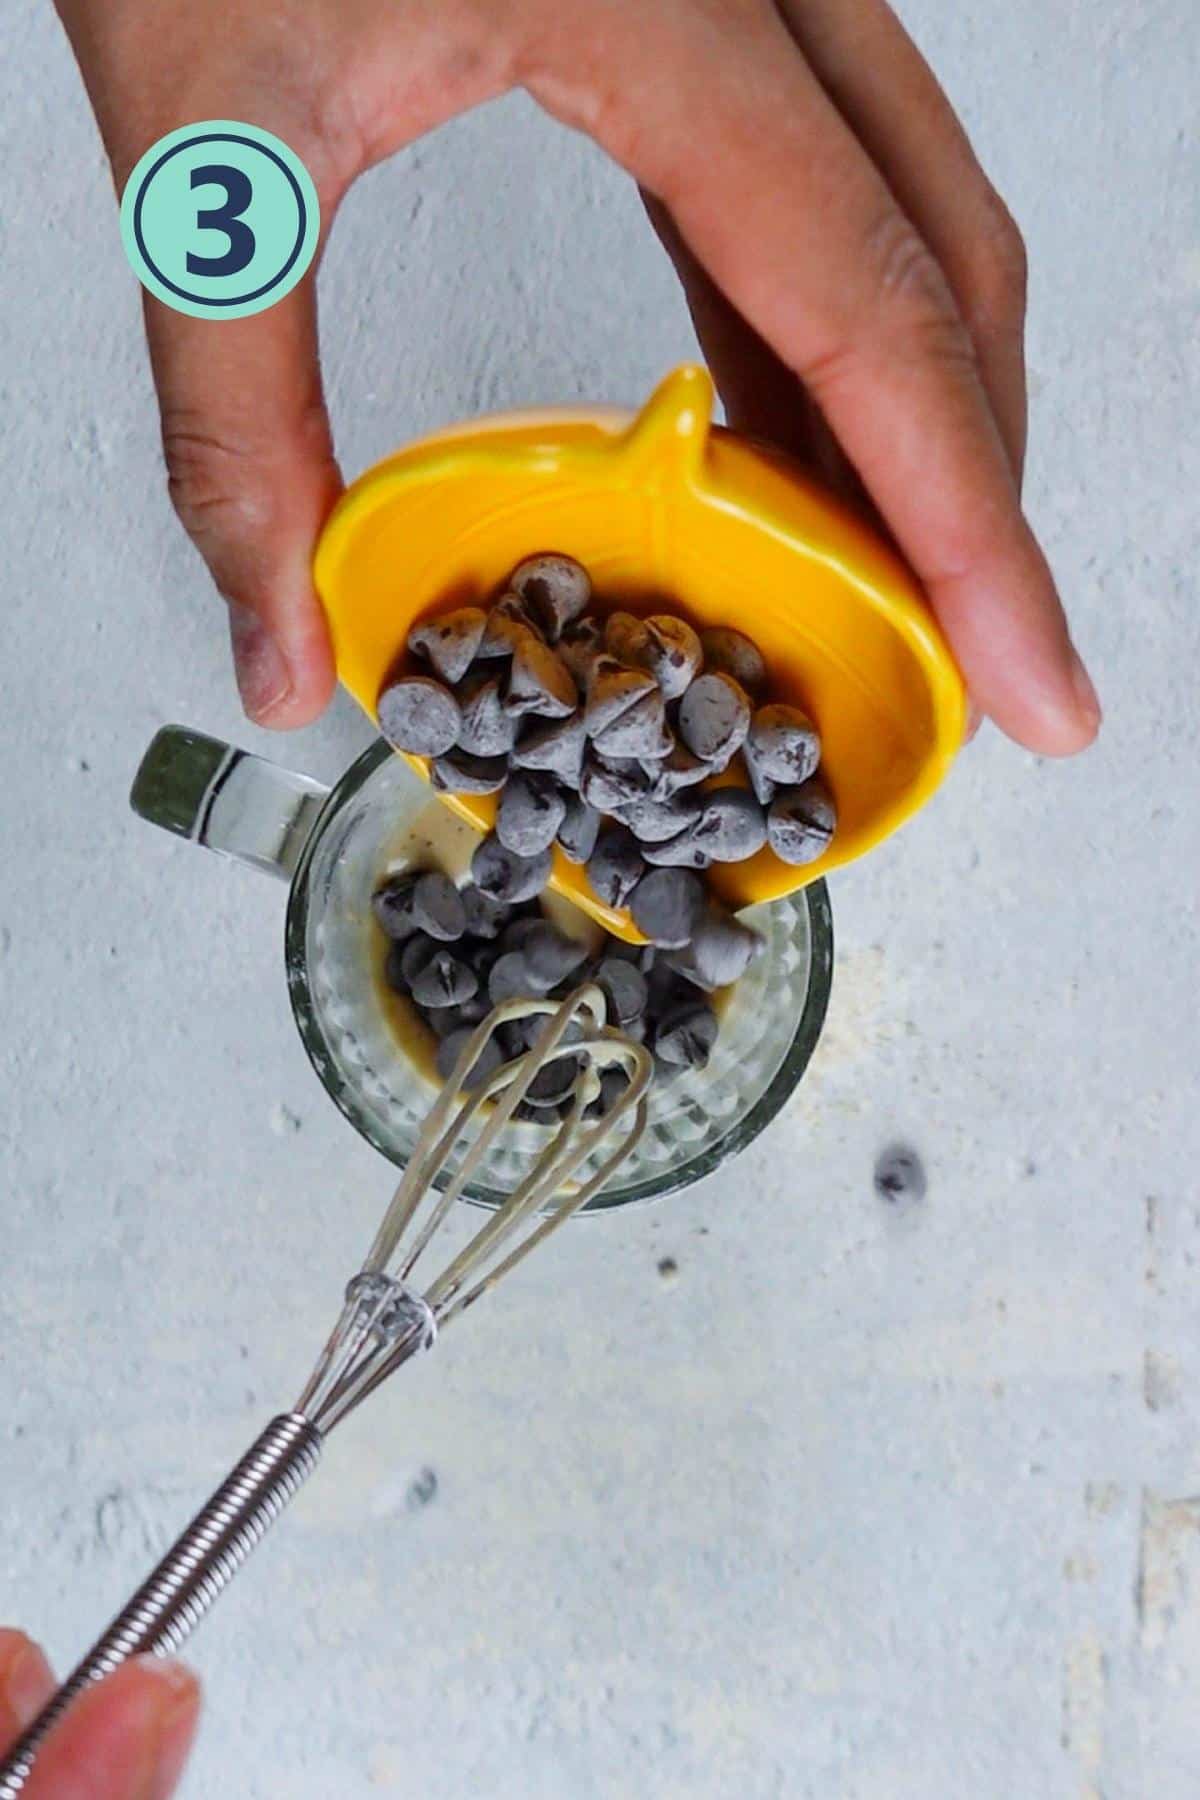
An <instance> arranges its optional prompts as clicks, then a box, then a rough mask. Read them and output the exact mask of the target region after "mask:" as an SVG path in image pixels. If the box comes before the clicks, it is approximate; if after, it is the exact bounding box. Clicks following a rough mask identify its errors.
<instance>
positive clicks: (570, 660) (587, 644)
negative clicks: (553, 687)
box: [555, 615, 604, 689]
mask: <svg viewBox="0 0 1200 1800" xmlns="http://www.w3.org/2000/svg"><path fill="white" fill-rule="evenodd" d="M603 647H604V628H603V626H602V625H601V623H600V621H599V619H596V618H592V617H591V616H590V615H589V616H588V617H587V618H583V619H576V620H575V622H574V624H572V625H568V626H567V628H566V630H565V631H564V632H563V634H562V636H561V637H560V638H559V640H558V643H557V645H556V646H555V648H556V649H557V651H558V655H559V659H560V661H562V662H564V663H565V664H566V665H567V667H568V669H570V671H571V673H572V675H573V676H574V677H575V681H576V685H577V686H578V687H579V688H580V689H586V687H587V682H588V675H589V672H590V670H591V667H592V664H593V663H594V662H595V660H596V658H597V657H598V656H599V655H600V653H601V651H602V649H603Z"/></svg>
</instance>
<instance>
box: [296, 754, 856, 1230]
mask: <svg viewBox="0 0 1200 1800" xmlns="http://www.w3.org/2000/svg"><path fill="white" fill-rule="evenodd" d="M394 754H395V752H394V751H393V750H392V748H391V746H390V745H389V744H388V743H387V742H386V741H385V739H383V738H376V740H375V742H374V743H373V744H370V745H368V747H367V749H366V750H364V751H363V752H362V753H361V755H359V756H357V757H356V758H355V759H354V761H353V762H352V763H351V764H350V765H349V767H348V768H347V769H346V770H345V771H344V773H343V774H342V776H341V777H340V779H339V780H338V781H337V782H335V783H334V785H333V786H332V787H331V788H330V790H329V793H328V795H327V797H326V799H325V801H324V803H323V804H322V806H321V809H320V811H319V813H318V814H317V817H316V818H315V819H314V821H313V825H312V830H311V831H310V832H309V834H308V837H307V838H306V839H305V842H304V846H303V848H302V850H301V852H300V856H299V858H298V860H297V863H296V870H295V874H294V875H293V877H292V882H291V886H290V888H289V890H288V903H287V915H286V919H285V924H284V959H285V968H286V973H287V986H288V999H289V1001H290V1002H291V1008H292V1016H293V1018H294V1019H295V1021H296V1029H297V1030H298V1032H299V1033H300V1039H301V1042H302V1043H303V1045H304V1049H305V1053H306V1054H307V1056H308V1060H309V1062H310V1063H311V1064H312V1066H313V1070H314V1072H315V1073H316V1075H317V1078H318V1080H319V1081H320V1083H321V1085H322V1087H323V1088H324V1089H325V1091H326V1093H327V1094H328V1095H329V1097H330V1099H331V1100H332V1101H333V1103H334V1105H335V1106H336V1107H337V1108H338V1111H339V1112H340V1113H341V1114H342V1116H343V1117H344V1118H345V1119H346V1120H347V1121H348V1122H349V1123H350V1124H351V1125H352V1126H353V1127H354V1129H355V1130H356V1131H357V1132H358V1134H359V1136H360V1137H362V1138H365V1140H366V1141H367V1143H369V1144H370V1145H371V1146H372V1148H373V1149H375V1150H377V1151H378V1152H379V1153H380V1155H381V1156H383V1157H385V1158H386V1159H387V1161H388V1162H390V1163H391V1164H392V1165H393V1167H394V1168H400V1169H402V1168H404V1167H405V1164H404V1163H403V1162H402V1161H401V1160H400V1158H399V1157H398V1156H397V1155H396V1153H395V1151H394V1150H393V1149H392V1147H391V1146H390V1145H388V1144H387V1143H385V1142H384V1141H383V1140H382V1138H381V1136H380V1134H379V1132H378V1131H377V1130H376V1128H375V1125H374V1122H373V1121H372V1120H371V1118H370V1117H369V1116H368V1115H367V1114H366V1112H365V1111H364V1110H363V1109H362V1108H361V1107H360V1106H359V1104H358V1101H357V1097H356V1096H355V1094H354V1093H353V1092H352V1090H351V1089H350V1088H349V1087H348V1085H347V1084H346V1083H345V1082H344V1081H343V1080H342V1077H341V1074H340V1072H339V1071H338V1069H337V1067H336V1064H335V1063H334V1061H333V1059H332V1057H331V1055H330V1050H329V1044H328V1040H327V1038H326V1036H325V1032H324V1029H323V1027H322V1025H321V1022H320V1019H319V1017H318V1015H317V1010H316V1008H315V1006H314V1005H313V1003H312V995H311V990H310V988H309V983H308V959H307V943H306V938H307V927H308V902H309V895H310V892H311V885H310V874H311V870H312V865H313V859H314V856H315V854H316V850H317V847H318V845H319V844H320V842H321V840H322V838H323V837H324V835H325V833H326V831H327V830H328V829H329V827H330V825H331V824H332V823H333V821H334V819H335V818H336V817H337V815H338V814H339V813H340V812H341V810H342V808H343V807H344V806H345V805H346V803H347V802H348V801H349V800H351V799H353V797H354V795H355V794H357V793H358V792H359V791H360V789H361V788H363V787H365V785H366V783H367V782H368V781H369V780H370V778H371V776H372V775H373V774H374V773H375V771H376V769H378V768H380V767H381V766H382V764H383V763H384V762H386V761H387V760H388V758H389V757H391V756H393V755H394ZM785 903H786V904H790V905H803V906H804V907H805V908H806V910H807V914H808V930H809V946H810V954H809V975H808V990H807V992H806V994H805V997H804V1005H803V1007H802V1008H801V1012H800V1017H799V1019H798V1020H797V1023H796V1029H795V1032H794V1033H793V1035H792V1040H791V1043H790V1044H789V1045H788V1048H787V1051H786V1052H785V1054H784V1056H783V1059H782V1061H781V1062H780V1064H779V1067H778V1068H777V1069H776V1071H775V1073H774V1075H773V1076H772V1077H771V1080H770V1081H769V1082H768V1084H767V1086H766V1088H765V1089H764V1090H763V1092H762V1093H761V1094H760V1095H759V1097H758V1099H757V1100H756V1101H755V1103H754V1105H753V1106H752V1107H751V1108H750V1110H749V1112H748V1113H747V1114H746V1115H745V1117H744V1118H743V1119H741V1120H739V1122H738V1123H737V1124H736V1125H735V1126H733V1128H732V1129H731V1130H730V1131H728V1132H726V1133H725V1134H724V1135H723V1136H722V1137H720V1138H719V1139H718V1140H717V1142H716V1143H715V1144H710V1145H708V1146H707V1148H705V1149H703V1150H699V1151H697V1152H696V1154H695V1155H693V1156H689V1157H687V1158H686V1159H685V1160H684V1161H682V1162H680V1163H677V1164H674V1165H672V1167H671V1168H670V1169H669V1170H667V1171H665V1172H663V1173H660V1174H655V1175H647V1176H643V1177H642V1178H641V1179H640V1180H637V1181H631V1182H629V1183H627V1184H625V1185H623V1186H617V1187H614V1188H612V1189H610V1190H608V1191H606V1192H604V1193H601V1194H597V1195H596V1196H595V1198H594V1199H592V1200H591V1201H589V1202H588V1204H587V1206H586V1207H584V1208H583V1211H582V1212H581V1213H579V1214H577V1215H576V1216H577V1217H579V1218H582V1217H585V1216H587V1215H591V1214H596V1213H602V1212H610V1211H612V1210H613V1209H614V1208H616V1207H621V1206H629V1205H631V1204H633V1203H634V1202H635V1201H640V1202H646V1201H649V1200H661V1199H665V1198H666V1196H667V1195H668V1194H675V1193H678V1192H679V1191H680V1190H681V1189H682V1188H686V1187H692V1186H694V1184H695V1183H696V1182H698V1181H702V1180H703V1179H704V1177H705V1176H707V1175H711V1174H713V1173H714V1172H715V1171H716V1170H717V1169H718V1168H720V1166H721V1164H722V1163H724V1162H726V1161H727V1160H728V1159H729V1158H730V1157H733V1156H737V1155H739V1154H740V1153H741V1151H743V1150H744V1149H746V1147H747V1146H748V1145H749V1144H751V1143H753V1142H754V1140H755V1138H757V1137H758V1136H759V1135H760V1134H761V1133H762V1132H763V1131H765V1130H766V1128H767V1126H768V1125H769V1124H770V1123H771V1122H772V1120H773V1119H775V1118H776V1117H778V1115H779V1113H780V1112H781V1111H782V1109H783V1107H784V1105H785V1104H786V1102H787V1101H788V1099H789V1098H790V1097H791V1095H792V1094H793V1093H794V1092H795V1090H796V1088H797V1087H799V1085H800V1082H801V1080H802V1079H803V1077H804V1073H805V1070H806V1069H807V1068H808V1064H809V1062H810V1060H811V1058H812V1054H813V1051H814V1050H815V1049H816V1047H817V1043H818V1041H819V1039H820V1036H821V1031H822V1029H823V1027H824V1024H825V1016H826V1013H827V1011H828V1008H829V995H830V990H831V987H832V984H833V913H832V909H831V907H830V902H829V890H828V888H827V886H826V884H825V882H824V880H817V881H813V882H810V883H809V884H808V885H807V886H806V887H803V888H798V889H796V890H794V891H793V892H792V893H791V894H790V895H788V896H787V897H786V902H782V901H781V902H774V904H785ZM438 1185H440V1183H439V1184H438ZM462 1198H463V1199H464V1200H468V1201H470V1202H471V1204H472V1205H475V1206H483V1207H486V1208H489V1209H492V1208H495V1207H496V1206H497V1205H498V1204H499V1202H500V1200H501V1199H502V1198H503V1196H502V1195H501V1194H500V1193H499V1192H498V1190H497V1189H495V1188H492V1187H489V1186H488V1185H487V1184H486V1183H481V1182H475V1183H472V1184H471V1185H470V1186H468V1187H467V1188H465V1189H464V1191H463V1195H462Z"/></svg>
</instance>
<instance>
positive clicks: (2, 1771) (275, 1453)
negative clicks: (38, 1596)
mask: <svg viewBox="0 0 1200 1800" xmlns="http://www.w3.org/2000/svg"><path fill="white" fill-rule="evenodd" d="M321 1449H322V1438H321V1433H320V1432H319V1431H318V1430H317V1428H316V1426H315V1425H313V1424H311V1423H310V1422H309V1420H308V1419H306V1418H305V1417H304V1416H303V1415H302V1414H301V1413H281V1414H280V1416H279V1417H278V1418H277V1419H272V1421H271V1423H270V1424H269V1425H268V1426H267V1428H266V1430H265V1431H264V1432H263V1433H262V1435H261V1436H260V1437H259V1438H258V1440H257V1441H256V1442H255V1443H254V1444H253V1445H252V1446H251V1448H250V1449H249V1450H248V1451H247V1452H246V1454H245V1456H243V1458H242V1460H241V1462H240V1463H238V1465H237V1467H236V1468H235V1469H234V1470H233V1472H232V1473H231V1474H230V1475H229V1476H228V1477H227V1479H226V1480H225V1481H223V1482H222V1483H221V1485H220V1487H219V1488H218V1489H217V1491H216V1493H215V1494H214V1495H213V1496H212V1498H211V1500H209V1502H208V1504H207V1505H206V1506H204V1507H203V1508H202V1509H201V1511H200V1512H198V1513H197V1514H196V1517H195V1518H194V1519H193V1520H192V1522H191V1524H190V1525H189V1526H188V1528H187V1530H186V1531H185V1532H184V1533H183V1535H182V1536H181V1537H180V1538H179V1539H178V1540H177V1541H176V1543H175V1544H173V1545H172V1547H171V1549H170V1550H168V1551H167V1554H166V1555H165V1556H164V1557H163V1559H162V1561H161V1562H160V1563H159V1565H158V1567H157V1568H156V1569H155V1570H154V1572H153V1574H151V1575H150V1576H148V1577H147V1579H146V1580H145V1581H144V1582H143V1583H142V1585H141V1587H140V1588H139V1589H138V1591H137V1593H136V1594H135V1595H134V1596H133V1598H132V1600H130V1602H129V1604H128V1605H127V1606H126V1607H125V1608H124V1609H123V1610H122V1611H121V1612H120V1613H118V1615H117V1617H116V1618H115V1619H114V1620H113V1622H112V1624H111V1625H110V1626H109V1628H108V1630H107V1631H106V1632H105V1633H104V1636H103V1637H102V1638H101V1639H100V1640H99V1642H98V1643H97V1644H96V1645H95V1646H94V1647H93V1649H92V1650H90V1651H89V1652H88V1654H87V1656H85V1657H84V1659H83V1661H82V1662H81V1663H80V1664H79V1667H78V1668H77V1669H76V1670H75V1671H74V1673H73V1674H72V1675H70V1676H68V1678H67V1680H66V1681H65V1682H64V1683H63V1685H62V1686H61V1687H60V1688H59V1690H58V1692H57V1693H56V1694H55V1695H54V1698H53V1699H52V1700H50V1701H48V1702H47V1704H46V1706H45V1708H44V1710H43V1711H42V1712H41V1714H40V1715H39V1716H38V1718H36V1719H35V1720H34V1722H33V1724H32V1725H31V1726H30V1727H29V1729H28V1731H26V1733H25V1734H24V1736H23V1737H22V1738H20V1739H19V1740H18V1742H17V1743H16V1744H15V1745H14V1746H13V1748H12V1749H11V1750H10V1751H9V1753H8V1755H7V1757H5V1758H4V1760H3V1761H0V1800H16V1796H17V1795H18V1794H19V1793H20V1792H21V1789H22V1788H23V1787H24V1785H25V1782H26V1780H27V1779H28V1776H29V1773H30V1770H31V1769H32V1767H33V1759H34V1757H35V1755H36V1753H37V1748H38V1745H39V1744H40V1743H41V1741H42V1739H43V1738H44V1737H45V1736H46V1733H47V1732H48V1731H49V1730H50V1729H51V1727H52V1726H53V1725H55V1724H56V1723H57V1722H58V1720H59V1718H60V1717H61V1716H62V1714H63V1713H64V1712H65V1711H66V1709H67V1707H68V1706H69V1705H70V1704H71V1702H72V1700H74V1699H75V1697H76V1695H77V1694H79V1693H81V1692H82V1691H83V1689H84V1688H85V1687H87V1686H88V1685H89V1684H90V1683H91V1682H93V1681H99V1680H100V1679H101V1677H102V1676H104V1675H110V1674H111V1673H112V1671H113V1670H114V1669H116V1668H118V1667H119V1666H120V1664H121V1663H123V1662H124V1661H125V1660H126V1659H127V1658H128V1657H131V1656H145V1655H147V1654H152V1655H157V1656H166V1655H169V1654H170V1653H172V1652H173V1651H176V1650H178V1649H179V1647H180V1645H181V1644H182V1643H183V1642H184V1640H185V1639H186V1638H187V1636H188V1634H189V1633H190V1632H191V1631H192V1630H193V1628H194V1627H195V1626H196V1625H198V1624H199V1623H200V1620H201V1619H202V1618H203V1617H204V1615H205V1613H206V1612H207V1611H208V1609H209V1607H210V1606H211V1605H212V1603H213V1601H214V1600H215V1599H216V1598H217V1595H218V1594H220V1593H221V1592H222V1591H223V1590H224V1589H225V1588H226V1587H227V1586H228V1585H229V1583H230V1582H231V1581H232V1580H233V1577H234V1575H235V1574H236V1573H237V1571H238V1570H239V1569H240V1568H241V1566H242V1564H243V1563H244V1562H245V1560H246V1558H247V1557H248V1556H249V1554H250V1552H251V1551H252V1550H253V1549H254V1547H255V1545H256V1544H257V1543H258V1542H259V1540H260V1539H261V1538H262V1537H263V1536H265V1534H266V1531H267V1528H268V1526H270V1525H273V1524H274V1522H275V1520H276V1519H277V1518H278V1517H279V1515H280V1513H281V1512H282V1511H283V1509H284V1507H285V1506H286V1505H287V1503H288V1501H289V1500H291V1499H292V1497H293V1495H295V1494H296V1493H297V1492H298V1491H299V1489H300V1488H301V1487H302V1486H303V1485H304V1483H305V1481H306V1480H307V1479H308V1477H309V1476H310V1475H311V1474H312V1472H313V1470H314V1469H315V1468H316V1466H317V1464H318V1462H320V1460H321Z"/></svg>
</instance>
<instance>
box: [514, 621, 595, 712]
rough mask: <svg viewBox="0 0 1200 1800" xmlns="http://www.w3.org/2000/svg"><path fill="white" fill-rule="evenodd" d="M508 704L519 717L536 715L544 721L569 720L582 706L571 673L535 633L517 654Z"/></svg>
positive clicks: (522, 641)
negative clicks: (579, 706)
mask: <svg viewBox="0 0 1200 1800" xmlns="http://www.w3.org/2000/svg"><path fill="white" fill-rule="evenodd" d="M504 704H505V707H506V708H507V710H508V711H509V712H510V713H512V714H513V715H514V716H515V717H518V718H519V717H522V716H523V715H524V714H525V713H536V714H537V715H538V717H539V718H543V719H565V718H566V717H567V716H568V715H569V714H570V713H573V712H574V711H575V708H576V707H577V706H578V704H579V690H578V688H577V687H576V686H575V681H574V677H573V676H572V674H571V671H570V669H568V668H567V666H566V664H565V663H563V662H560V661H559V659H558V657H557V656H556V655H555V654H554V652H553V650H551V649H550V648H549V646H548V645H546V644H543V642H542V640H541V639H540V638H537V637H534V635H533V633H532V632H527V633H526V634H525V636H524V637H522V638H520V639H519V641H518V642H517V644H516V647H515V648H514V650H513V659H512V664H511V667H510V669H509V676H508V687H507V690H506V692H505V695H504Z"/></svg>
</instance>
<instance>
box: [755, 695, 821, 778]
mask: <svg viewBox="0 0 1200 1800" xmlns="http://www.w3.org/2000/svg"><path fill="white" fill-rule="evenodd" d="M746 741H747V743H748V745H749V747H750V754H751V755H752V756H753V758H754V761H755V763H756V764H757V765H758V768H759V769H760V770H761V771H762V773H763V774H764V775H767V776H769V777H770V779H771V780H772V781H777V782H780V783H782V784H784V785H786V786H787V787H798V786H799V785H800V783H801V782H803V781H807V780H808V778H809V776H810V775H811V774H812V773H813V772H814V770H815V769H816V766H817V764H818V763H819V762H820V760H821V739H820V737H819V736H818V735H817V728H816V726H815V725H814V724H813V722H812V720H811V719H810V718H809V716H808V714H807V713H804V712H801V711H800V708H799V707H798V706H784V705H771V706H760V707H759V709H758V711H757V712H756V713H755V715H754V717H753V719H752V720H751V721H750V734H749V737H748V738H747V740H746Z"/></svg>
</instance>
